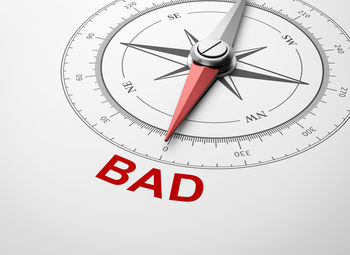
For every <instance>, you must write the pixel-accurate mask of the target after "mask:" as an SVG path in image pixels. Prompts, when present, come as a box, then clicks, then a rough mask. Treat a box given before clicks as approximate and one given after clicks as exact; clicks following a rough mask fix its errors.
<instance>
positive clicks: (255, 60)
mask: <svg viewBox="0 0 350 255" xmlns="http://www.w3.org/2000/svg"><path fill="white" fill-rule="evenodd" d="M234 3H235V1H224V0H216V1H191V0H187V1H183V0H181V1H180V0H179V1H174V0H173V1H158V0H152V1H149V0H142V1H141V0H134V1H115V2H113V3H111V4H110V5H108V6H106V7H104V8H103V9H101V10H100V11H98V12H97V13H96V14H94V15H93V16H92V17H91V18H90V19H89V20H87V21H86V22H85V23H84V24H83V25H82V26H81V27H80V28H79V29H78V31H77V32H76V33H75V35H74V36H73V38H72V39H71V41H70V42H69V45H68V46H67V49H66V51H65V54H64V59H63V63H62V80H63V85H64V90H65V92H66V95H67V98H68V100H69V102H70V103H71V105H72V107H73V109H74V110H75V111H76V113H77V114H78V115H79V117H80V118H81V119H82V120H83V121H84V122H85V123H86V124H87V125H88V126H89V127H90V128H91V129H92V130H93V131H95V132H96V133H97V134H99V135H100V136H102V137H103V138H104V139H106V140H107V141H109V142H111V143H113V144H115V145H116V146H118V147H121V148H123V149H124V150H127V151H129V152H132V153H134V154H137V155H140V156H143V157H146V158H148V159H151V160H156V161H159V162H163V163H167V164H172V165H178V166H185V167H193V168H210V169H213V168H214V169H225V168H228V169H232V168H242V167H250V166H256V165H261V164H267V163H272V162H276V161H279V160H282V159H286V158H289V157H292V156H295V155H298V154H300V153H301V152H304V151H307V150H309V149H310V148H312V147H314V146H316V145H318V144H320V143H322V142H323V141H324V140H326V139H327V138H329V137H330V136H332V135H333V134H334V133H335V132H336V131H337V130H338V129H339V128H340V127H342V126H343V125H344V124H345V123H346V122H347V120H348V118H349V113H350V110H349V109H350V101H349V100H348V98H347V97H348V87H347V80H348V77H347V73H346V60H347V59H348V58H349V55H348V54H349V47H350V44H349V37H348V35H347V34H346V33H345V32H344V31H343V30H342V29H341V28H340V27H339V26H338V25H337V24H336V23H335V22H334V21H333V20H332V19H331V18H329V17H328V16H327V15H325V14H324V13H322V12H321V11H319V10H318V9H316V8H315V7H312V6H310V5H309V4H307V3H305V2H303V1H301V0H296V1H294V0H293V1H292V0H287V1H277V0H276V1H274V0H269V1H260V0H258V1H254V2H248V3H247V6H246V9H245V13H244V16H243V19H242V21H241V25H240V29H239V32H238V34H237V36H236V40H235V43H234V47H233V51H234V55H235V59H236V63H235V65H236V66H235V68H234V70H233V71H232V72H230V73H227V75H226V76H223V77H220V78H218V80H217V81H216V82H215V83H214V84H213V85H212V87H211V88H210V90H208V91H207V92H206V94H205V96H204V97H203V98H202V99H201V101H200V102H199V103H198V104H197V105H196V107H195V109H194V110H193V111H192V112H191V113H190V114H189V115H188V116H187V118H186V119H185V120H184V121H183V123H182V124H181V126H180V127H179V128H178V129H177V130H176V133H175V134H174V135H173V137H172V138H171V139H170V140H169V141H168V142H164V138H165V135H166V132H167V128H168V127H169V123H170V122H171V119H172V117H173V116H172V115H173V113H174V110H175V108H176V104H177V102H178V100H179V97H180V94H181V91H182V89H183V86H184V84H185V81H186V78H187V76H188V74H189V70H190V64H191V63H190V61H189V60H190V58H189V55H190V52H191V49H192V47H193V46H194V45H195V44H196V43H197V42H199V41H202V40H203V39H205V38H207V37H208V35H209V33H210V32H211V31H212V30H213V29H214V28H215V27H216V26H217V25H218V24H219V23H220V21H221V20H222V19H223V17H224V16H225V14H226V13H227V12H228V10H230V9H231V7H232V6H233V4H234ZM209 43H210V42H209ZM203 47H204V46H203ZM218 52H223V53H225V48H220V47H219V48H218V47H216V48H210V47H206V48H205V49H204V50H203V54H206V55H207V56H208V57H210V56H211V55H212V54H214V55H215V54H216V55H217V54H219V53H218ZM220 54H221V53H220Z"/></svg>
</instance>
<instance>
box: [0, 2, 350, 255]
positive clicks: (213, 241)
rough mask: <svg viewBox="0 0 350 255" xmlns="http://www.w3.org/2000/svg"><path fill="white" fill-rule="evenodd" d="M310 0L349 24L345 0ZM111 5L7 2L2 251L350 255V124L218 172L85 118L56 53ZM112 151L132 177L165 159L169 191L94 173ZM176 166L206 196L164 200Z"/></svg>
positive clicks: (2, 45) (0, 131) (0, 103)
mask: <svg viewBox="0 0 350 255" xmlns="http://www.w3.org/2000/svg"><path fill="white" fill-rule="evenodd" d="M309 2H310V3H311V4H313V5H315V6H316V7H318V8H319V9H321V10H322V11H324V12H325V13H327V14H328V15H329V16H331V17H332V18H334V19H335V20H336V21H337V22H338V23H340V25H341V26H342V27H343V28H344V29H345V30H346V31H350V20H349V18H348V9H349V7H350V6H349V4H348V1H345V0H342V1H340V0H337V1H335V0H334V1H331V3H330V1H326V0H322V1H316V0H310V1H309ZM108 3H109V0H99V1H81V0H79V1H78V0H76V1H68V0H60V1H58V0H51V1H44V0H34V1H4V0H3V1H2V2H1V8H0V28H1V30H0V33H1V34H0V50H1V55H0V56H1V61H0V74H1V75H0V84H1V92H0V116H1V121H0V123H1V125H0V146H1V147H0V148H1V149H0V153H1V154H0V203H1V205H0V254H4V255H17V254H18V255H19V254H21V255H22V254H23V255H24V254H35V255H41V254H46V255H47V254H50V255H51V254H74V255H76V254H84V255H89V254H103V255H105V254H106V255H107V254H122V255H124V254H127V255H128V254H201V255H202V254H220V255H221V254H235V255H262V254H264V255H265V254H266V255H280V254H283V255H287V254H291V255H296V254H298V255H313V254H315V255H316V254H317V255H328V254H332V255H333V254H337V255H348V254H350V217H349V215H350V185H349V181H350V166H349V165H350V162H349V149H348V146H349V144H350V125H349V124H348V125H346V126H345V127H344V128H342V129H341V130H340V131H339V132H338V133H337V134H336V135H335V136H334V137H332V138H331V139H329V140H327V141H326V142H325V143H324V144H322V145H320V146H318V147H316V148H314V149H312V150H311V151H309V152H307V153H304V154H302V155H300V156H298V157H294V158H292V159H289V160H287V161H283V162H279V163H276V164H274V165H268V166H264V167H257V168H251V169H245V170H234V171H220V172H215V171H204V170H201V171H199V170H198V171H196V170H188V169H181V168H176V167H170V166H168V165H158V164H157V165H156V164H155V163H154V162H151V161H147V160H145V159H142V158H139V157H136V156H130V154H128V153H126V152H124V151H121V150H119V149H118V148H116V147H114V146H113V145H111V144H109V143H107V142H106V141H104V140H103V139H101V138H100V137H99V136H97V135H96V134H94V133H93V132H91V130H90V129H88V128H87V127H86V126H85V125H84V124H83V123H82V121H81V120H80V119H79V118H78V117H77V116H76V115H75V113H74V112H73V110H72V109H71V108H70V106H69V104H68V102H67V100H66V98H65V96H64V93H63V90H62V87H61V81H60V62H61V57H62V54H63V51H64V48H65V46H66V44H67V42H68V40H69V38H70V37H71V35H72V34H73V33H74V32H75V30H76V29H77V28H78V27H79V26H80V25H81V24H82V23H83V22H84V21H85V20H86V19H87V18H88V17H89V16H90V15H91V14H93V13H94V12H95V11H96V10H98V9H100V8H101V7H103V6H104V5H106V4H108ZM114 154H119V155H121V156H124V157H128V158H129V159H132V160H134V161H135V162H136V164H137V170H136V172H135V174H134V175H132V178H131V179H132V180H136V179H137V178H140V177H141V176H142V175H143V174H144V173H146V172H147V171H149V170H150V169H151V168H153V167H156V166H157V167H161V168H162V175H163V181H164V183H163V187H164V194H163V195H164V197H165V199H163V200H158V199H155V198H153V197H152V192H150V191H147V190H144V191H142V190H140V191H137V192H135V193H133V192H129V191H126V188H127V187H128V185H124V186H122V187H116V186H113V185H109V184H107V183H104V182H102V181H100V180H98V179H96V178H95V177H94V176H95V175H96V174H97V173H98V171H99V170H100V169H101V168H102V167H103V165H104V164H106V163H107V162H108V160H109V159H110V158H111V157H112V156H113V155H114ZM174 172H179V173H187V174H195V175H198V176H200V177H201V178H202V179H203V181H204V183H205V193H204V194H203V197H202V198H201V199H200V200H199V201H197V202H195V203H190V204H187V203H185V204H184V203H177V202H169V201H167V200H166V198H167V197H168V196H169V189H170V182H171V178H172V176H173V174H174ZM132 180H131V183H132ZM129 186H130V185H129Z"/></svg>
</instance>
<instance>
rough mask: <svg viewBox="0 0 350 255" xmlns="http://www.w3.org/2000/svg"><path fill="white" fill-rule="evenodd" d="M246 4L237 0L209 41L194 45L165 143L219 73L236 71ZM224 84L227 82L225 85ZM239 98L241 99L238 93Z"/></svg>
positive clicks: (244, 1) (189, 36) (244, 0)
mask: <svg viewBox="0 0 350 255" xmlns="http://www.w3.org/2000/svg"><path fill="white" fill-rule="evenodd" d="M246 2H247V1H246V0H239V1H237V2H236V4H235V5H234V6H233V7H232V8H231V9H230V11H229V12H228V13H227V14H226V15H225V17H224V18H223V19H222V21H221V22H220V24H219V25H218V26H217V27H216V28H215V29H214V31H213V32H212V34H211V35H210V36H209V38H208V39H205V40H203V41H198V42H197V43H196V44H194V45H193V47H192V50H191V55H190V56H189V57H190V59H189V60H191V61H193V63H192V66H191V68H190V72H189V75H188V77H187V81H186V84H185V86H184V89H183V91H182V94H181V97H180V99H179V102H178V104H177V107H176V109H175V113H174V116H173V118H172V120H171V123H170V126H169V128H168V132H167V135H166V137H165V141H168V140H169V138H170V137H171V136H172V134H173V133H174V132H175V130H176V129H177V128H178V127H179V126H180V124H181V122H182V121H183V120H184V119H185V117H186V116H187V115H188V113H189V112H190V111H191V110H192V108H193V107H194V106H195V105H196V103H197V102H198V100H199V99H200V98H201V96H202V95H203V94H204V92H205V91H206V90H208V88H209V86H210V85H211V84H212V83H213V82H214V81H216V79H217V76H218V75H219V74H220V73H221V74H224V73H228V72H229V71H232V70H233V69H234V67H235V64H236V59H235V57H234V55H233V48H232V46H233V43H234V41H235V38H236V34H237V32H238V28H239V25H240V23H241V19H242V17H243V12H244V9H245V6H246ZM185 32H186V34H187V36H188V38H191V39H192V40H193V39H194V37H193V36H191V35H189V33H188V32H187V31H186V30H185ZM257 51H258V50H257ZM251 54H253V53H251ZM224 84H226V83H225V82H224ZM231 89H232V88H231ZM236 95H237V96H238V97H240V95H239V92H237V93H236Z"/></svg>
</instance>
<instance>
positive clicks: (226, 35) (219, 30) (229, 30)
mask: <svg viewBox="0 0 350 255" xmlns="http://www.w3.org/2000/svg"><path fill="white" fill-rule="evenodd" d="M246 4H247V0H237V2H236V4H235V5H234V6H233V7H232V8H231V10H229V12H228V13H227V14H226V16H225V18H224V19H223V20H222V21H221V22H220V24H219V25H218V26H217V27H216V28H215V30H214V32H213V33H212V34H211V35H210V36H209V38H211V39H217V40H222V41H224V42H226V43H227V44H228V45H231V46H233V43H234V41H235V38H236V35H237V32H238V29H239V25H240V23H241V20H242V17H243V13H244V9H245V6H246Z"/></svg>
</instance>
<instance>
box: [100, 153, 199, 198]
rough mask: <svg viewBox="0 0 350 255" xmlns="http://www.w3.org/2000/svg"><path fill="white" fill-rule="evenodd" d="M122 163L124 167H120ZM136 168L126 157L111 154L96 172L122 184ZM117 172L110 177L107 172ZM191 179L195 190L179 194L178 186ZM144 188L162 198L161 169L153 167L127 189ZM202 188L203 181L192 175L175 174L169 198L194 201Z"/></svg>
mask: <svg viewBox="0 0 350 255" xmlns="http://www.w3.org/2000/svg"><path fill="white" fill-rule="evenodd" d="M120 165H123V166H125V167H123V168H122V167H121V166H120ZM135 170H136V164H135V163H134V162H132V161H130V160H128V159H125V158H123V157H120V156H118V155H115V156H113V158H112V159H111V160H110V161H109V162H108V163H107V165H106V166H105V167H103V169H102V170H101V171H100V172H99V173H98V174H97V176H96V177H97V178H99V179H101V180H103V181H106V182H108V183H110V184H113V185H117V186H119V185H124V184H126V183H127V182H128V181H129V174H131V173H132V172H134V171H135ZM113 173H114V174H115V173H117V174H118V175H117V176H118V178H117V179H115V178H112V177H110V175H109V174H113ZM150 179H153V184H149V180H150ZM184 180H186V181H191V182H193V183H194V184H195V191H194V193H193V195H192V196H188V197H185V196H180V195H179V193H180V187H181V184H182V182H183V181H184ZM140 188H144V189H149V190H152V191H153V192H154V197H156V198H160V199H162V198H163V194H162V178H161V171H160V170H159V169H155V168H153V169H152V170H151V171H149V172H148V173H146V174H145V175H144V176H143V177H141V178H140V179H139V180H138V181H136V182H135V183H134V184H132V185H131V186H130V187H129V188H128V189H127V190H129V191H132V192H135V191H136V190H138V189H140ZM203 190H204V184H203V181H202V180H201V179H200V178H199V177H197V176H193V175H187V174H175V175H174V179H173V182H172V187H171V192H170V197H169V200H171V201H180V202H194V201H196V200H198V199H199V198H200V197H201V196H202V194H203Z"/></svg>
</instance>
